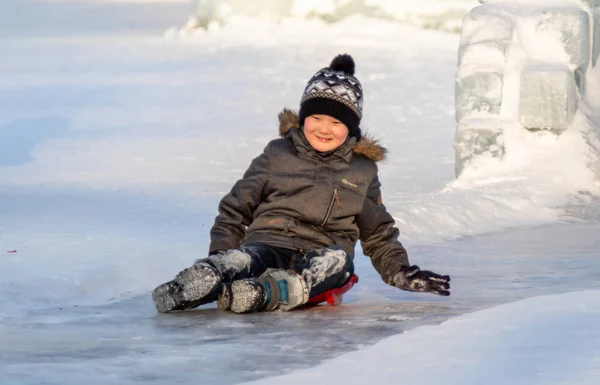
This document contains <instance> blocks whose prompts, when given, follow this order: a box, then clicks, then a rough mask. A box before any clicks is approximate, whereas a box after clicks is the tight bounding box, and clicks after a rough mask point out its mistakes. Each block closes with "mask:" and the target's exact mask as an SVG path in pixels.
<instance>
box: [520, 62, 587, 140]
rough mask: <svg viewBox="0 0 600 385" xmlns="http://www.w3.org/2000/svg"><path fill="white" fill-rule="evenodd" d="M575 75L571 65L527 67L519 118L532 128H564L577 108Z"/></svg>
mask: <svg viewBox="0 0 600 385" xmlns="http://www.w3.org/2000/svg"><path fill="white" fill-rule="evenodd" d="M577 103H578V95H577V86H576V85H575V76H574V75H573V72H571V70H569V69H568V68H567V67H546V68H541V67H533V66H530V67H525V68H524V69H523V72H522V73H521V97H520V100H519V121H520V123H521V125H522V126H523V127H525V128H527V129H530V130H539V129H547V130H551V131H555V132H558V133H560V132H562V131H564V130H565V129H566V128H567V126H568V125H569V123H570V122H571V120H572V119H573V115H574V114H575V111H576V109H577Z"/></svg>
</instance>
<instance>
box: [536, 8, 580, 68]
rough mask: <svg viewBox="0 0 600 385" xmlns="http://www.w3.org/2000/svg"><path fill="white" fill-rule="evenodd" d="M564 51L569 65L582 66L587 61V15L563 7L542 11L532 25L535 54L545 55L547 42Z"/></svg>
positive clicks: (547, 46)
mask: <svg viewBox="0 0 600 385" xmlns="http://www.w3.org/2000/svg"><path fill="white" fill-rule="evenodd" d="M551 41H556V42H558V43H559V44H558V45H557V47H559V46H560V47H562V48H560V49H561V50H563V51H564V54H563V55H564V57H565V60H566V61H567V63H566V64H570V65H571V66H572V67H571V68H577V67H582V66H586V65H587V64H588V63H589V60H590V18H589V15H588V13H587V12H586V11H584V10H583V9H581V8H575V7H563V8H551V9H546V10H543V11H542V12H541V13H540V18H539V21H538V23H537V27H536V34H535V46H534V47H531V48H537V49H535V50H536V51H537V52H536V53H538V54H541V55H543V56H546V57H547V56H548V55H549V54H552V53H553V52H549V51H551V49H549V46H550V42H551Z"/></svg>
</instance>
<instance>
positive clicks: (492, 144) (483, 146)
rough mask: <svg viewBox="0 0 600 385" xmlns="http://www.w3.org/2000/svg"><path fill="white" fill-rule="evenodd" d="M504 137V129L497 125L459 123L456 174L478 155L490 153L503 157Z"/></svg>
mask: <svg viewBox="0 0 600 385" xmlns="http://www.w3.org/2000/svg"><path fill="white" fill-rule="evenodd" d="M502 139H503V137H502V130H501V129H499V128H497V127H493V126H490V128H482V127H474V126H473V125H470V124H466V125H465V124H463V125H459V126H458V128H457V130H456V137H455V141H454V151H455V161H456V163H455V165H454V171H455V174H456V176H457V177H458V176H459V175H460V174H461V173H462V171H463V169H464V168H465V165H466V164H467V163H468V162H470V161H471V160H473V159H474V158H475V157H477V156H480V155H483V154H488V155H489V156H491V157H495V158H500V159H501V158H502V157H503V156H504V151H505V150H504V142H503V140H502Z"/></svg>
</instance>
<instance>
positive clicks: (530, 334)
mask: <svg viewBox="0 0 600 385" xmlns="http://www.w3.org/2000/svg"><path fill="white" fill-rule="evenodd" d="M599 322H600V291H599V290H590V291H581V292H572V293H567V294H561V295H553V296H541V297H536V298H529V299H525V300H521V301H517V302H513V303H509V304H505V305H500V306H497V307H494V308H492V309H488V310H482V311H478V312H474V313H471V314H467V315H464V316H460V317H456V318H453V319H451V320H449V321H446V322H443V323H442V324H440V325H437V326H423V327H420V328H417V329H415V330H412V331H409V332H406V333H404V334H401V335H397V336H394V337H390V338H387V339H385V340H383V341H381V342H378V343H377V344H375V345H374V346H371V347H369V348H366V349H363V350H359V351H356V352H353V353H348V354H345V355H343V356H340V357H338V358H336V359H334V360H331V361H328V362H326V363H325V364H322V365H319V366H316V367H314V368H310V369H306V370H302V371H297V372H294V373H291V374H288V375H285V376H283V377H271V378H268V379H265V380H261V381H255V382H252V384H256V385H258V384H265V385H267V384H280V383H285V384H290V385H292V384H306V383H308V382H328V383H329V382H332V381H331V378H334V379H335V380H334V381H333V382H334V383H337V384H367V383H410V384H414V385H419V384H431V383H444V384H449V385H452V384H465V385H468V384H482V383H486V384H529V385H536V384H540V385H558V384H569V385H572V384H578V385H584V384H589V385H593V384H597V383H598V379H599V378H600V344H598V342H599V341H600V329H599V328H598V323H599Z"/></svg>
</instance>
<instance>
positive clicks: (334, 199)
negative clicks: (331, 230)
mask: <svg viewBox="0 0 600 385" xmlns="http://www.w3.org/2000/svg"><path fill="white" fill-rule="evenodd" d="M334 203H337V205H338V206H341V204H340V197H339V196H338V189H333V196H332V197H331V202H329V207H327V213H326V214H325V219H323V223H321V227H323V226H325V224H326V223H327V221H328V220H329V217H330V216H331V210H333V204H334Z"/></svg>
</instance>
